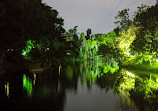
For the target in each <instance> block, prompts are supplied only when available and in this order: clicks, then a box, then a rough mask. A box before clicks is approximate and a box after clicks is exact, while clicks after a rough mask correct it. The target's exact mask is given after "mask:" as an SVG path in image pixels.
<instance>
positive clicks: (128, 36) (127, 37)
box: [115, 28, 138, 56]
mask: <svg viewBox="0 0 158 111" xmlns="http://www.w3.org/2000/svg"><path fill="white" fill-rule="evenodd" d="M137 30H138V29H137V28H129V29H128V30H122V31H121V32H120V33H119V36H118V37H117V38H116V39H115V48H117V49H119V50H120V53H121V54H122V55H125V56H129V55H130V51H131V49H130V47H131V44H132V42H133V41H134V40H135V38H136V31H137Z"/></svg>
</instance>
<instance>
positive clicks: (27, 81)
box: [23, 75, 32, 96]
mask: <svg viewBox="0 0 158 111" xmlns="http://www.w3.org/2000/svg"><path fill="white" fill-rule="evenodd" d="M23 88H24V89H25V90H26V91H27V94H28V96H31V95H32V83H31V81H30V79H29V78H28V77H26V75H23Z"/></svg>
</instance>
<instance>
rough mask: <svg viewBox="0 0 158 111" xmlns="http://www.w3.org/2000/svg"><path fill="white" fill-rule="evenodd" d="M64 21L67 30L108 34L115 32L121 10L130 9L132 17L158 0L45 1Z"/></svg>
mask: <svg viewBox="0 0 158 111" xmlns="http://www.w3.org/2000/svg"><path fill="white" fill-rule="evenodd" d="M43 3H46V4H47V5H49V6H51V7H53V9H56V10H57V11H58V12H59V16H60V17H62V18H63V19H64V28H65V29H66V30H68V29H70V28H73V27H74V26H75V25H76V26H78V32H80V33H81V32H86V30H87V29H88V28H91V29H92V33H93V34H96V33H108V32H109V31H111V30H113V28H114V27H116V25H114V21H115V16H116V15H117V12H118V11H119V10H122V9H125V8H129V9H130V12H129V14H130V15H132V14H133V12H134V11H136V10H137V7H138V6H141V4H146V5H150V6H151V5H155V4H156V0H43ZM131 17H132V16H131Z"/></svg>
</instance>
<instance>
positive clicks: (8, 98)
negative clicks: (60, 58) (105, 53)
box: [0, 61, 157, 111]
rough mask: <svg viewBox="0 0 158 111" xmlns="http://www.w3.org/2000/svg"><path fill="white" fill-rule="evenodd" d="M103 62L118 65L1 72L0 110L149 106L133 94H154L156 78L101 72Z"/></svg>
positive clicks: (64, 110)
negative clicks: (142, 78) (143, 78)
mask: <svg viewBox="0 0 158 111" xmlns="http://www.w3.org/2000/svg"><path fill="white" fill-rule="evenodd" d="M110 64H113V65H111V66H110ZM115 64H116V63H115ZM107 65H108V67H109V66H110V67H112V68H115V67H117V65H118V64H116V65H114V63H110V62H109V63H105V64H102V63H100V62H96V61H93V62H84V63H80V64H62V65H59V66H58V67H57V68H54V70H45V71H44V72H41V73H39V72H38V73H35V72H33V73H31V72H25V73H20V72H17V73H12V74H7V75H3V76H2V77H1V78H0V89H1V90H0V98H1V99H0V103H1V106H2V107H0V110H2V109H5V111H7V110H8V111H9V110H11V109H14V110H19V111H21V110H23V109H25V110H27V111H28V110H29V111H33V110H48V109H52V110H55V111H74V110H75V111H81V110H82V111H87V110H91V111H98V110H99V111H104V110H108V111H123V110H125V111H127V110H128V111H137V110H140V111H141V110H142V109H143V110H144V111H145V109H144V106H145V107H146V108H147V109H150V108H151V107H150V106H148V105H147V104H145V105H144V106H143V105H141V104H140V103H139V102H137V101H138V100H136V98H138V97H137V94H142V95H141V96H143V97H145V96H144V95H145V94H146V96H147V97H154V96H155V95H154V94H155V93H153V94H151V91H153V89H154V88H155V90H154V91H156V89H157V81H156V78H155V80H154V79H150V78H149V79H146V80H145V81H144V80H143V81H142V80H141V79H139V78H140V77H139V74H137V73H135V72H133V71H130V70H127V69H121V68H119V70H116V71H115V72H113V73H111V71H110V70H109V71H108V72H106V73H105V71H104V70H105V67H107ZM140 89H141V91H140ZM147 91H148V92H147ZM145 92H146V93H145ZM143 94H144V95H143ZM155 98H157V96H156V97H155ZM142 99H143V98H141V100H142ZM6 106H7V108H6ZM152 108H153V109H156V106H155V105H153V106H152Z"/></svg>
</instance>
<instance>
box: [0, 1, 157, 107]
mask: <svg viewBox="0 0 158 111" xmlns="http://www.w3.org/2000/svg"><path fill="white" fill-rule="evenodd" d="M128 12H129V9H124V10H122V11H119V12H118V15H116V17H115V19H116V22H115V24H116V26H117V27H116V28H115V29H114V30H112V31H110V32H109V33H106V34H105V33H104V34H100V33H98V34H92V29H90V28H89V29H87V33H86V34H84V33H79V32H78V31H77V28H78V26H74V27H73V28H72V29H69V30H68V31H66V30H65V29H64V28H63V25H64V19H63V18H62V17H60V16H59V15H58V11H57V10H55V9H53V8H52V7H50V6H48V5H46V4H44V3H42V2H41V0H33V1H30V0H20V1H19V0H5V1H0V34H1V36H0V74H5V73H7V72H9V71H17V70H26V69H29V70H35V71H45V70H48V69H51V68H52V67H53V69H55V70H58V71H59V74H60V73H61V69H62V66H64V65H63V64H64V63H65V62H66V63H84V64H85V61H88V62H87V63H86V65H87V66H85V67H84V68H85V70H86V68H87V70H86V71H87V72H88V74H89V75H87V78H88V81H87V84H92V82H93V81H96V79H97V83H98V84H99V85H100V86H105V85H107V83H106V82H105V83H101V82H100V81H104V79H107V78H108V77H111V81H108V82H109V83H110V84H109V86H108V87H110V88H114V89H115V90H117V91H119V92H120V93H121V91H122V90H125V91H126V92H128V93H129V94H130V97H131V98H132V99H133V100H134V101H136V104H137V105H139V104H140V103H139V102H138V101H139V100H143V102H144V101H145V102H146V103H144V104H145V105H148V104H152V105H153V104H157V103H158V101H157V98H158V75H157V74H155V73H157V68H158V54H157V51H158V45H157V43H158V5H155V6H151V7H149V6H146V5H141V6H140V7H138V10H137V11H136V12H135V13H134V15H133V17H130V16H129V13H128ZM100 62H101V63H103V64H104V65H103V64H100ZM90 63H91V65H89V64H90ZM124 68H125V69H128V70H135V71H138V70H139V71H140V72H141V71H143V70H145V71H147V72H149V71H150V72H152V73H154V74H153V76H152V77H151V75H152V74H146V75H143V74H141V73H139V74H138V75H134V74H132V73H129V72H128V71H124V70H123V69H124ZM67 70H68V71H69V72H70V74H71V73H72V69H71V68H70V67H69V68H68V69H67ZM89 70H91V71H93V73H92V72H90V71H89ZM76 72H77V71H76ZM125 72H126V73H127V74H128V75H129V76H130V77H128V76H124V77H123V76H122V74H124V73H125ZM98 73H99V74H98ZM133 73H134V72H133ZM72 75H73V74H72ZM72 75H69V77H68V79H69V80H72V78H73V77H72ZM25 78H27V77H26V76H25ZM118 78H120V80H118ZM114 80H115V82H113V81H114ZM25 81H27V79H26V80H25ZM72 81H73V80H72ZM123 82H124V83H123ZM154 108H155V107H154Z"/></svg>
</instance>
